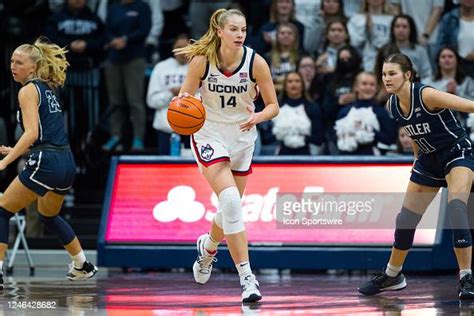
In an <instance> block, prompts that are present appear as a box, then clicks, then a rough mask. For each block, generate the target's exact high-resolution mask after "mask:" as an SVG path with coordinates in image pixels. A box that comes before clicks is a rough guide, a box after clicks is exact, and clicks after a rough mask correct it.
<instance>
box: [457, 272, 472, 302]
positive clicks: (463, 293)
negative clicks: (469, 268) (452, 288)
mask: <svg viewBox="0 0 474 316" xmlns="http://www.w3.org/2000/svg"><path fill="white" fill-rule="evenodd" d="M473 283H474V281H473V280H472V274H467V275H465V276H464V277H463V278H462V279H461V280H460V281H459V291H458V294H459V298H461V299H474V284H473Z"/></svg>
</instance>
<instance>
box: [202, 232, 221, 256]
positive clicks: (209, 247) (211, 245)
mask: <svg viewBox="0 0 474 316" xmlns="http://www.w3.org/2000/svg"><path fill="white" fill-rule="evenodd" d="M218 246H219V242H218V241H215V240H214V239H212V237H211V234H209V235H207V238H206V240H205V241H204V249H206V251H207V252H208V253H209V254H210V255H214V254H215V253H216V251H217V247H218Z"/></svg>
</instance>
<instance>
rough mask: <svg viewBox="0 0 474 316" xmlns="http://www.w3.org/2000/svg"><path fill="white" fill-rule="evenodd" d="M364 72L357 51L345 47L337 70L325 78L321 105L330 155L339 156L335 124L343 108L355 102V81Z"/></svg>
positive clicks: (338, 59)
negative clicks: (325, 83) (336, 145)
mask: <svg viewBox="0 0 474 316" xmlns="http://www.w3.org/2000/svg"><path fill="white" fill-rule="evenodd" d="M361 71H362V57H361V56H360V55H359V53H358V52H357V49H356V48H354V47H352V46H344V47H342V48H341V49H339V51H338V53H337V64H336V70H335V71H334V72H333V73H331V74H329V75H327V76H326V77H325V78H324V82H327V83H328V84H327V85H326V87H325V90H324V93H323V96H322V100H321V104H322V108H321V109H322V112H323V117H324V123H325V134H326V143H327V144H328V150H329V153H330V154H337V153H338V150H337V148H336V147H335V143H336V135H335V131H334V122H335V121H336V118H337V114H338V113H339V110H340V109H341V106H343V105H347V104H349V103H351V102H354V101H355V94H354V93H353V91H352V88H353V86H354V80H355V78H356V76H357V74H358V73H359V72H361Z"/></svg>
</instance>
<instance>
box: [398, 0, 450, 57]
mask: <svg viewBox="0 0 474 316" xmlns="http://www.w3.org/2000/svg"><path fill="white" fill-rule="evenodd" d="M444 2H445V1H444V0H424V1H413V0H390V6H391V11H392V14H394V15H398V14H400V13H403V14H407V15H409V16H411V17H412V18H413V20H414V21H415V24H416V31H417V33H418V43H420V44H421V45H422V46H424V47H426V50H427V51H428V55H429V56H430V61H431V64H432V65H434V59H435V55H436V53H437V52H436V47H435V43H436V39H437V38H438V24H439V21H440V18H441V15H442V13H443V10H444Z"/></svg>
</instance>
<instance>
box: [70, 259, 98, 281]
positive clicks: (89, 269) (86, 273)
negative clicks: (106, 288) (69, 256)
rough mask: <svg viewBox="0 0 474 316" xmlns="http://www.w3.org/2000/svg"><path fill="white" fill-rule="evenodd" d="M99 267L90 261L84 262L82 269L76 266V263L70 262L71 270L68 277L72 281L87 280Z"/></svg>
mask: <svg viewBox="0 0 474 316" xmlns="http://www.w3.org/2000/svg"><path fill="white" fill-rule="evenodd" d="M97 270H98V269H97V267H96V266H95V265H93V264H92V263H90V262H89V261H86V262H84V264H83V265H82V268H81V269H77V268H75V267H74V263H70V264H69V272H68V274H66V277H67V278H68V279H69V280H71V281H79V280H86V279H90V278H92V277H93V276H94V275H95V274H96V273H97Z"/></svg>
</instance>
